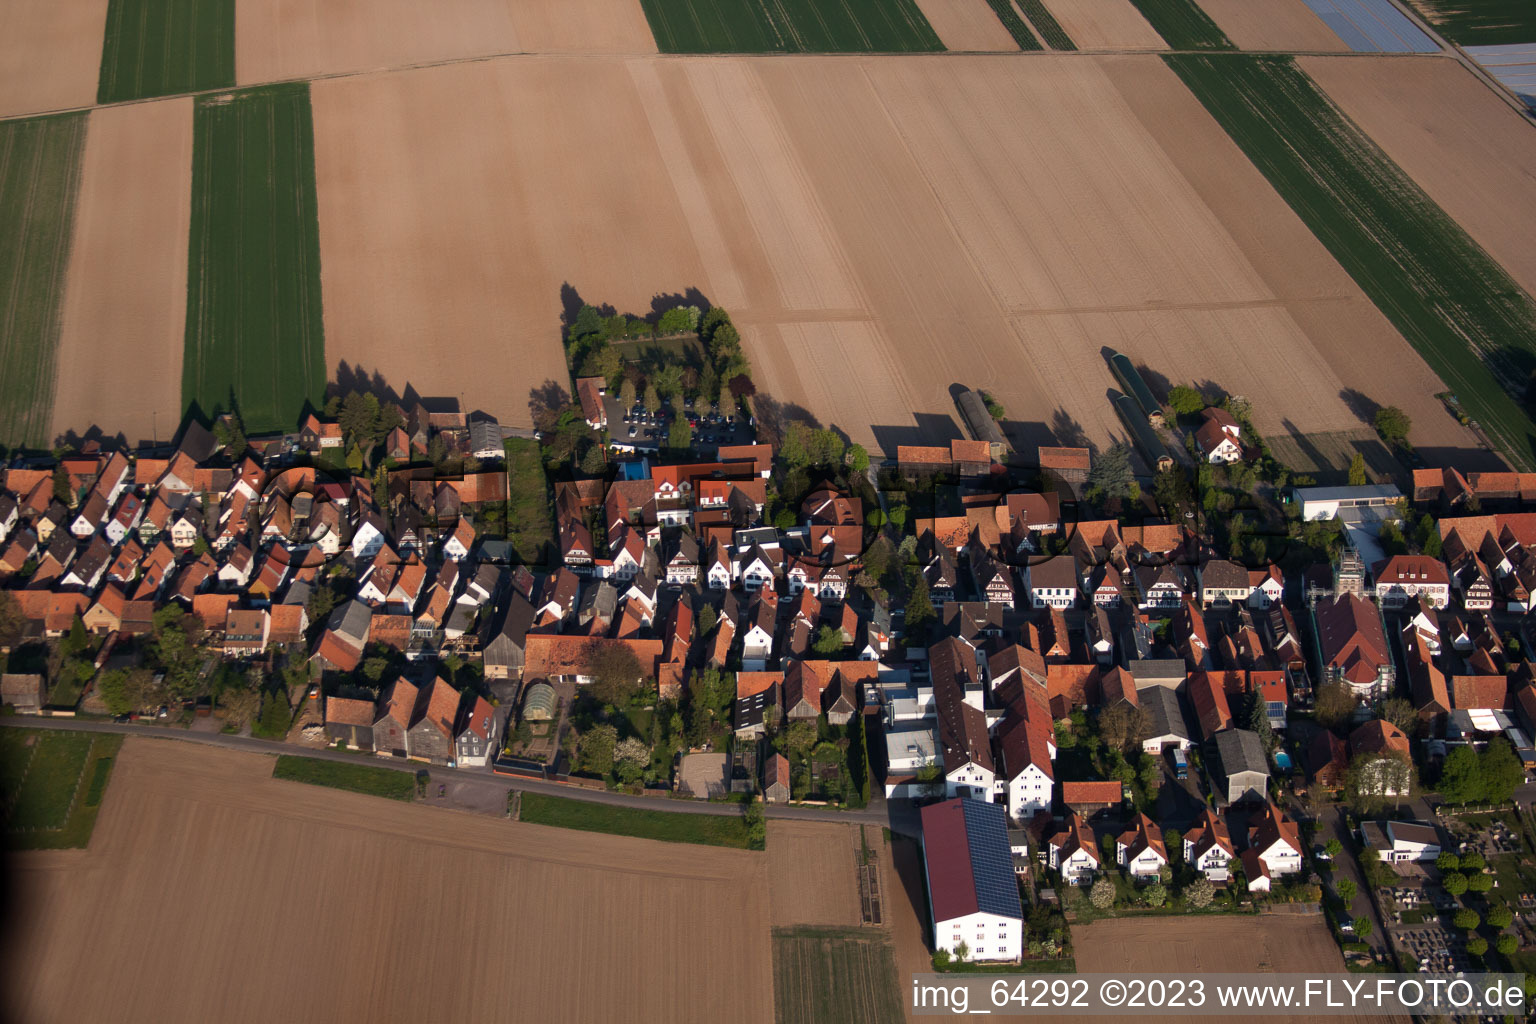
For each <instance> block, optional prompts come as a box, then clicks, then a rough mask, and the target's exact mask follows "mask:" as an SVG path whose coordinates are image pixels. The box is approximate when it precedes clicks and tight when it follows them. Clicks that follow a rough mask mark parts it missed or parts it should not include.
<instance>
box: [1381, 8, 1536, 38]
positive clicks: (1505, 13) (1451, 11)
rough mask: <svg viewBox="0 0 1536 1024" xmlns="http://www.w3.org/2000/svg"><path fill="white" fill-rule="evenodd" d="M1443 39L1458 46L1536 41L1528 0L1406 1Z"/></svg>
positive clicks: (1534, 19)
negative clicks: (1416, 9)
mask: <svg viewBox="0 0 1536 1024" xmlns="http://www.w3.org/2000/svg"><path fill="white" fill-rule="evenodd" d="M1408 2H1409V3H1410V4H1412V5H1413V6H1414V7H1416V8H1418V11H1419V13H1420V14H1422V15H1423V16H1424V20H1425V21H1428V22H1429V23H1430V24H1431V25H1433V26H1435V29H1436V30H1437V31H1438V32H1439V33H1440V34H1441V35H1443V36H1445V38H1447V39H1449V40H1450V41H1451V42H1453V43H1458V44H1460V45H1461V46H1498V45H1501V44H1507V43H1536V4H1533V3H1531V0H1408Z"/></svg>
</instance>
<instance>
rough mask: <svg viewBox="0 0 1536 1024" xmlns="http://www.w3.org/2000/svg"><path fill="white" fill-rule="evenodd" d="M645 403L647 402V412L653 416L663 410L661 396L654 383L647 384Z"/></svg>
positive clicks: (648, 382) (647, 382)
mask: <svg viewBox="0 0 1536 1024" xmlns="http://www.w3.org/2000/svg"><path fill="white" fill-rule="evenodd" d="M643 401H644V402H645V411H646V412H648V413H650V414H651V415H652V416H654V415H656V411H657V410H658V409H660V408H661V394H660V393H659V392H658V391H657V390H656V384H655V383H654V382H653V381H646V382H645V398H644V399H643Z"/></svg>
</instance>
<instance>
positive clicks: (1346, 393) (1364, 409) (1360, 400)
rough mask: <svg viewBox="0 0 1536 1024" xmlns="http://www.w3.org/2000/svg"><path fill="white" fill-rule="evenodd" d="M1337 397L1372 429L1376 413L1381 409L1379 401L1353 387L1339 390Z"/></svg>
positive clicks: (1374, 424)
mask: <svg viewBox="0 0 1536 1024" xmlns="http://www.w3.org/2000/svg"><path fill="white" fill-rule="evenodd" d="M1339 398H1340V399H1342V400H1343V402H1344V405H1345V406H1346V407H1347V408H1348V409H1349V411H1350V412H1352V413H1354V414H1355V415H1356V416H1358V417H1359V418H1360V422H1361V423H1364V424H1365V425H1366V426H1368V427H1371V428H1372V429H1374V428H1375V426H1376V413H1377V412H1379V411H1380V410H1381V403H1380V402H1377V401H1376V400H1375V399H1373V398H1371V397H1370V396H1369V395H1367V394H1365V393H1364V392H1363V391H1356V390H1355V389H1354V388H1345V389H1344V390H1342V391H1340V392H1339Z"/></svg>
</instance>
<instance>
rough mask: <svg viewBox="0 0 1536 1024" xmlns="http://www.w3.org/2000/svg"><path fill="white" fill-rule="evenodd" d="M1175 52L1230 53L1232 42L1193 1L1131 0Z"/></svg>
mask: <svg viewBox="0 0 1536 1024" xmlns="http://www.w3.org/2000/svg"><path fill="white" fill-rule="evenodd" d="M1131 2H1132V3H1133V4H1135V5H1136V9H1137V10H1138V11H1140V12H1141V13H1142V16H1143V17H1145V18H1146V19H1147V20H1148V21H1149V22H1151V23H1152V27H1153V28H1155V29H1157V31H1158V34H1159V35H1161V36H1162V37H1163V38H1164V39H1165V40H1167V41H1168V45H1169V46H1170V47H1172V48H1173V49H1175V50H1230V49H1233V45H1232V40H1230V39H1228V38H1227V37H1226V34H1225V33H1224V32H1222V31H1221V29H1220V28H1218V27H1217V25H1216V23H1215V22H1214V21H1212V20H1211V16H1210V15H1208V14H1206V13H1205V12H1204V11H1203V10H1201V9H1200V7H1199V5H1198V4H1196V3H1195V0H1131Z"/></svg>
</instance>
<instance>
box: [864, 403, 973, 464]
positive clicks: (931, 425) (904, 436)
mask: <svg viewBox="0 0 1536 1024" xmlns="http://www.w3.org/2000/svg"><path fill="white" fill-rule="evenodd" d="M912 418H913V419H914V420H915V421H916V424H915V425H913V426H905V425H903V426H897V425H894V424H870V428H869V429H870V432H871V433H873V434H874V435H875V444H876V445H877V446H878V447H879V448H880V450H881V451H882V452H884V453H885V455H886V457H887V458H892V459H894V458H895V457H896V450H897V449H898V448H900V447H902V446H903V445H908V446H935V445H945V444H948V443H949V442H950V441H954V440H961V439H963V438H964V437H965V434H964V433H963V432H962V431H961V430H960V426H959V424H957V423H955V421H954V418H953V417H951V416H947V415H944V414H942V413H932V412H918V413H913V414H912Z"/></svg>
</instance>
